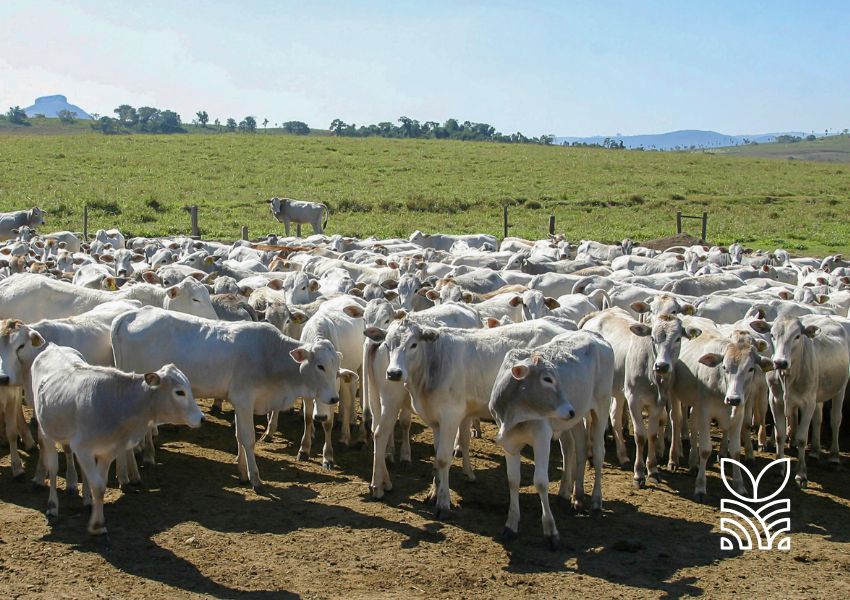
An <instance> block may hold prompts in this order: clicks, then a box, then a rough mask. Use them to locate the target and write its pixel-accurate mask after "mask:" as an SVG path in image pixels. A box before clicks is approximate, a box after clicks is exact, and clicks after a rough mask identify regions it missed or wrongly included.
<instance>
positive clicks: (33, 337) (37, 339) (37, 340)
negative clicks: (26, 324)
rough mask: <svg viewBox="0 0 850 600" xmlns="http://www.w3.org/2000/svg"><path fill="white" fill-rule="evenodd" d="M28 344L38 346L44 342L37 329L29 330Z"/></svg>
mask: <svg viewBox="0 0 850 600" xmlns="http://www.w3.org/2000/svg"><path fill="white" fill-rule="evenodd" d="M30 344H32V347H33V348H38V347H39V346H41V345H42V344H44V338H43V337H41V334H40V333H39V332H37V331H30Z"/></svg>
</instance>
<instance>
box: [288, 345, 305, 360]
mask: <svg viewBox="0 0 850 600" xmlns="http://www.w3.org/2000/svg"><path fill="white" fill-rule="evenodd" d="M289 356H291V357H292V360H294V361H295V362H297V363H303V362H306V361H307V360H308V359H309V358H310V351H309V350H307V348H305V347H304V346H300V347H298V348H296V349H295V350H292V351H290V352H289Z"/></svg>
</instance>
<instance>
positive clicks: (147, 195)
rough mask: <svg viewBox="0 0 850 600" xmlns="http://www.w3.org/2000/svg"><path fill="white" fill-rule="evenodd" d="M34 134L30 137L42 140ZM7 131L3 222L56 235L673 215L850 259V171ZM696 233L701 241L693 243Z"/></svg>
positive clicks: (0, 165) (657, 156)
mask: <svg viewBox="0 0 850 600" xmlns="http://www.w3.org/2000/svg"><path fill="white" fill-rule="evenodd" d="M35 128H37V126H36V125H33V129H35ZM26 129H29V128H20V127H19V128H17V129H15V130H13V131H12V132H11V133H10V132H8V129H3V130H0V210H11V209H13V208H18V207H20V206H23V205H29V204H38V205H40V206H41V207H43V208H45V209H46V210H48V211H50V213H51V216H50V219H49V227H51V228H53V227H55V228H57V229H66V228H67V229H70V230H73V231H79V230H80V229H81V228H82V210H83V204H84V203H88V204H89V206H90V219H91V229H92V230H95V229H97V228H98V227H107V226H108V227H119V228H120V229H121V230H122V231H125V232H127V233H128V234H130V235H163V234H174V233H186V232H187V231H188V228H189V218H188V214H187V213H186V212H185V211H183V210H182V209H183V207H184V206H187V205H191V204H197V205H198V206H199V207H200V226H201V230H202V233H203V234H204V236H205V237H209V238H219V239H234V238H237V237H239V231H240V227H241V226H242V225H247V226H248V227H249V232H250V234H251V237H259V236H261V235H265V234H267V233H269V232H270V231H282V229H283V228H282V226H281V225H279V224H278V223H277V222H275V221H274V220H273V218H272V216H271V214H270V212H269V209H268V205H266V204H265V203H264V202H263V201H264V200H267V199H268V198H271V197H272V196H275V195H279V196H283V195H285V196H289V197H293V198H297V199H305V200H314V201H317V202H323V203H325V204H327V205H328V206H329V207H330V209H331V211H332V214H331V219H330V223H329V226H328V233H329V234H334V233H341V234H345V235H359V236H361V237H365V236H368V235H378V236H382V237H387V236H406V235H408V234H410V232H412V231H413V230H415V229H422V230H431V231H447V232H486V233H492V234H497V235H501V231H502V206H503V205H504V204H509V205H510V206H511V209H510V224H511V230H510V233H511V235H519V236H525V237H532V238H534V237H539V236H541V235H543V234H545V232H546V223H547V217H548V215H549V212H550V211H552V212H553V213H554V214H555V216H556V218H557V229H558V231H559V232H564V233H566V235H567V237H568V238H569V239H571V240H579V239H582V238H588V239H600V240H607V241H612V240H617V239H622V238H623V237H626V236H631V237H633V238H634V239H635V240H638V241H639V240H645V239H652V238H657V237H661V236H664V235H669V234H671V233H673V232H674V231H675V229H674V228H675V213H676V211H677V210H682V211H683V212H684V213H686V214H701V213H702V212H703V211H708V212H709V215H710V216H709V227H708V237H709V239H710V240H711V241H712V242H716V243H722V244H729V243H732V242H734V241H740V242H743V243H746V244H748V245H750V246H753V247H757V248H763V249H769V250H772V249H774V248H777V247H782V248H786V249H788V250H790V251H792V252H798V253H802V252H806V253H814V254H821V255H823V254H830V253H835V252H845V253H847V252H850V236H848V233H850V231H848V225H847V223H846V220H845V219H843V215H845V214H847V212H848V210H850V177H848V174H850V166H847V165H845V164H840V163H817V162H806V161H799V160H795V161H786V160H771V159H766V158H744V157H739V156H731V155H724V154H698V153H658V152H634V151H615V150H602V149H586V148H563V147H541V146H532V145H519V144H518V145H507V144H494V143H473V142H441V141H435V140H396V139H380V138H367V139H350V138H336V137H329V136H306V137H301V136H287V135H263V134H262V133H258V134H256V135H249V134H205V135H171V136H156V135H123V136H122V135H118V136H104V135H101V134H95V133H93V132H89V133H86V132H85V129H84V128H80V130H79V131H80V133H78V134H74V135H50V134H46V133H45V132H42V131H41V130H39V132H37V133H34V134H28V133H26V132H25V130H26ZM697 227H698V226H696V225H694V226H692V227H691V232H692V233H693V232H696V230H697Z"/></svg>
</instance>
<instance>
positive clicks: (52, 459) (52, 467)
mask: <svg viewBox="0 0 850 600" xmlns="http://www.w3.org/2000/svg"><path fill="white" fill-rule="evenodd" d="M41 453H42V455H43V456H44V458H43V460H44V463H45V466H46V467H47V477H48V479H49V480H50V495H49V496H48V499H47V512H46V513H45V514H46V515H47V521H48V523H54V522H55V521H56V519H58V518H59V494H57V493H56V474H57V473H58V472H59V453H58V452H57V451H56V443H55V442H54V441H53V440H51V439H47V438H46V437H44V436H43V435H42V436H41Z"/></svg>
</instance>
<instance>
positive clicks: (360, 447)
mask: <svg viewBox="0 0 850 600" xmlns="http://www.w3.org/2000/svg"><path fill="white" fill-rule="evenodd" d="M351 447H352V448H353V449H354V450H358V451H359V450H363V448H365V447H366V442H365V441H364V440H359V441H356V442H354V444H352V446H351Z"/></svg>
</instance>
